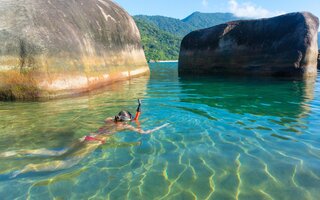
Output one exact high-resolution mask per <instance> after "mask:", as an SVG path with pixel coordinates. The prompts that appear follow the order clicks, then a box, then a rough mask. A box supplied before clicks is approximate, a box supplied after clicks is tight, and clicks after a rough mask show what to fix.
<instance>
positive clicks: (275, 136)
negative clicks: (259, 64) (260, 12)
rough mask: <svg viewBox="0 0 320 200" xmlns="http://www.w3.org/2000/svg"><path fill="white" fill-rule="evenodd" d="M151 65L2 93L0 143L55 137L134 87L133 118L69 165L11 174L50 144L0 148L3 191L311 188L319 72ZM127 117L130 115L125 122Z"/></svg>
mask: <svg viewBox="0 0 320 200" xmlns="http://www.w3.org/2000/svg"><path fill="white" fill-rule="evenodd" d="M151 72H152V74H151V76H150V77H140V78H135V79H132V80H130V81H126V82H121V83H116V84H114V85H112V86H111V87H109V88H108V89H102V90H100V91H95V92H92V93H90V94H87V95H84V96H80V97H75V98H69V99H62V100H54V101H49V102H23V103H22V102H0V116H1V118H0V152H1V153H3V152H9V151H17V150H21V149H22V150H27V149H33V150H34V149H39V148H46V149H58V150H59V149H63V148H65V147H67V146H68V145H70V144H72V143H73V142H74V141H76V140H78V139H79V138H81V137H83V136H85V135H87V134H88V133H90V132H93V131H96V130H97V129H98V128H99V127H101V126H102V125H103V124H104V119H105V118H106V117H108V116H113V115H115V114H116V113H117V112H118V111H119V110H122V109H127V110H130V111H132V112H134V110H135V108H136V99H137V98H143V107H142V109H143V114H142V116H141V120H140V121H141V127H142V128H143V129H145V130H147V129H152V128H153V127H156V126H159V125H162V124H164V123H170V125H169V126H167V127H165V128H163V129H161V130H159V131H157V132H155V133H153V134H152V135H139V134H137V133H134V132H132V131H121V132H119V133H118V134H115V135H113V136H112V137H110V138H109V140H108V141H107V143H106V144H105V145H103V146H101V147H99V148H97V149H96V150H95V151H93V152H92V153H90V154H89V155H88V156H87V157H85V158H84V159H82V160H81V161H80V162H79V163H77V164H75V165H74V166H72V167H69V168H66V169H63V170H56V171H52V172H38V173H34V172H32V173H25V174H21V175H19V176H17V177H12V173H13V172H14V171H17V170H21V169H22V168H23V167H24V166H26V165H27V164H30V163H34V164H37V163H43V162H46V161H53V160H55V159H56V158H54V157H50V156H38V157H33V156H28V155H26V156H18V157H2V158H0V163H1V165H0V196H1V199H26V198H29V199H255V200H256V199H290V200H291V199H297V200H300V199H318V197H319V196H320V192H319V188H320V132H319V123H320V85H319V84H320V79H319V78H318V79H317V80H316V81H312V80H310V81H307V82H303V81H288V80H274V79H267V78H262V79H253V78H234V77H233V78H230V77H225V78H224V77H211V78H192V79H191V78H179V77H178V74H177V64H176V63H163V64H152V65H151ZM133 125H135V124H134V123H133Z"/></svg>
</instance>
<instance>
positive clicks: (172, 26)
mask: <svg viewBox="0 0 320 200" xmlns="http://www.w3.org/2000/svg"><path fill="white" fill-rule="evenodd" d="M134 18H135V19H137V20H143V21H146V22H149V23H153V24H154V25H156V26H157V27H158V28H160V29H161V30H163V31H166V32H168V33H171V34H173V35H178V36H181V37H183V36H185V35H187V34H188V33H190V32H191V31H192V30H194V27H193V26H190V25H189V24H188V23H186V22H183V21H181V20H180V19H175V18H171V17H163V16H147V15H136V16H134Z"/></svg>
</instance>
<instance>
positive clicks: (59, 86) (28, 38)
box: [0, 0, 149, 99]
mask: <svg viewBox="0 0 320 200" xmlns="http://www.w3.org/2000/svg"><path fill="white" fill-rule="evenodd" d="M0 13H1V14H0V99H19V98H20V99H36V98H53V97H58V96H59V97H60V96H64V95H70V94H75V93H81V92H86V91H89V90H91V89H94V88H97V87H101V86H103V85H106V84H109V83H111V82H114V81H118V80H121V79H128V78H130V77H132V76H137V75H141V74H144V73H148V72H149V67H148V65H147V62H146V59H145V55H144V52H143V49H142V47H141V44H140V33H139V30H138V29H137V26H136V24H135V22H134V20H133V19H132V17H131V16H130V15H129V14H128V13H127V12H126V11H125V10H123V9H122V8H121V7H120V6H119V5H117V4H116V3H114V2H113V1H112V0H65V1H64V0H0Z"/></svg>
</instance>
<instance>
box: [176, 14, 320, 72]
mask: <svg viewBox="0 0 320 200" xmlns="http://www.w3.org/2000/svg"><path fill="white" fill-rule="evenodd" d="M318 28H319V19H318V18H317V17H315V16H314V15H313V14H311V13H308V12H299V13H291V14H286V15H282V16H278V17H274V18H269V19H258V20H240V21H233V22H228V23H225V24H221V25H218V26H214V27H212V28H208V29H203V30H197V31H194V32H191V33H190V34H188V35H187V36H186V37H185V38H184V39H183V41H182V43H181V49H180V56H179V74H180V75H184V74H235V75H241V74H259V75H271V76H287V77H288V76H289V77H306V76H315V75H316V74H317V57H318V43H317V41H318Z"/></svg>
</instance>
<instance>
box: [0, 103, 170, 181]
mask: <svg viewBox="0 0 320 200" xmlns="http://www.w3.org/2000/svg"><path fill="white" fill-rule="evenodd" d="M140 114H141V101H140V100H138V108H137V112H136V115H135V117H132V115H131V113H130V112H128V111H121V112H119V114H118V115H116V116H115V117H114V118H112V117H110V118H107V119H106V120H105V125H104V126H103V127H101V128H99V129H98V130H97V131H96V132H94V133H91V134H90V135H87V136H84V137H82V138H80V139H79V141H77V142H75V143H73V144H72V145H70V146H69V147H68V148H64V149H62V150H49V149H36V150H20V151H10V152H4V153H0V157H12V156H19V157H20V156H24V155H25V156H50V157H51V158H54V160H53V161H48V162H45V163H37V164H28V165H26V166H25V167H24V168H23V169H21V170H18V171H15V172H14V173H13V174H12V176H11V177H16V176H18V175H20V174H23V173H28V172H49V171H56V170H62V169H67V168H70V167H73V166H75V165H76V164H78V163H79V162H80V161H81V160H82V159H83V158H85V157H86V156H87V155H88V154H89V153H91V152H93V151H94V150H96V149H97V148H98V147H99V146H101V145H102V144H104V143H105V142H106V141H107V140H108V139H109V138H110V137H111V135H113V134H115V133H117V132H119V131H123V130H131V131H134V132H137V133H140V134H150V133H152V132H155V131H157V130H159V129H161V128H163V127H165V126H167V125H169V124H168V123H166V124H164V125H161V126H159V127H156V128H154V129H152V130H147V131H145V130H142V129H141V128H140V127H139V123H138V119H139V116H140ZM131 121H136V122H137V124H138V128H136V127H134V126H132V125H131V124H129V123H128V122H131Z"/></svg>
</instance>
